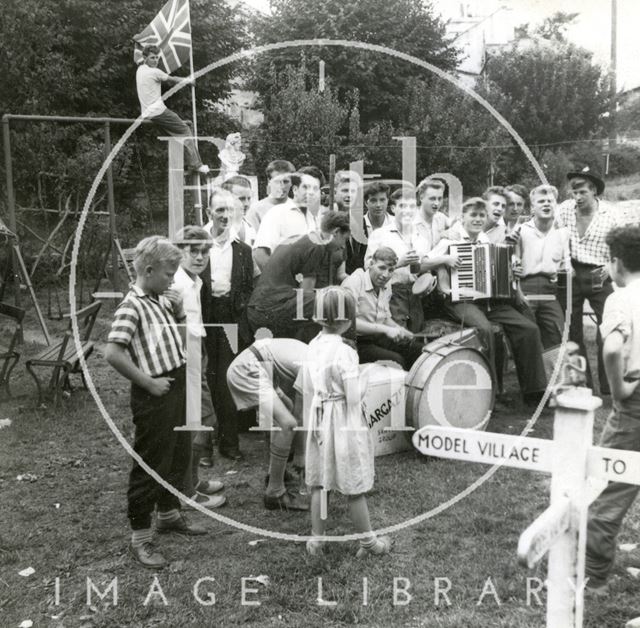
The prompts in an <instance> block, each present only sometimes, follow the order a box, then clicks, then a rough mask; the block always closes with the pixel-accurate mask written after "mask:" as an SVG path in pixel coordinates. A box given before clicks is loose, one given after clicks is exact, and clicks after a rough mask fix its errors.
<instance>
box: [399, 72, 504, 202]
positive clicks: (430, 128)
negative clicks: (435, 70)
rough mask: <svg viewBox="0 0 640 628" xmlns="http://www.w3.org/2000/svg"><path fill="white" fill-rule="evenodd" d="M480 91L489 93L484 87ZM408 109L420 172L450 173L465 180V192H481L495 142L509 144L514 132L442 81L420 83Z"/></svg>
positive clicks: (406, 125) (407, 127) (408, 131)
mask: <svg viewBox="0 0 640 628" xmlns="http://www.w3.org/2000/svg"><path fill="white" fill-rule="evenodd" d="M476 91H477V92H479V93H480V95H484V96H486V94H484V93H483V90H482V87H481V86H480V87H477V88H476ZM404 109H405V112H406V116H405V118H404V120H403V126H402V127H401V128H402V133H401V134H404V135H415V136H416V143H417V146H418V148H417V169H418V174H419V176H423V175H426V174H429V173H434V172H448V173H451V174H453V175H456V176H457V177H458V178H459V179H460V180H461V182H462V184H463V187H464V190H465V194H466V195H471V194H476V195H477V194H480V193H481V192H482V190H484V188H485V187H486V185H487V178H488V174H489V163H490V162H491V160H492V157H493V155H494V152H492V151H493V150H494V149H493V148H492V147H493V146H496V145H502V146H504V145H508V144H509V134H508V133H507V132H506V130H505V129H504V128H503V127H502V126H501V125H500V124H499V122H498V121H497V120H496V119H495V118H494V117H493V116H492V115H491V113H489V112H488V111H487V110H486V109H484V108H483V107H482V106H481V105H480V104H479V103H478V102H476V101H475V100H474V99H473V98H471V97H470V96H468V95H467V94H466V93H464V92H462V91H461V90H459V89H458V88H456V87H454V86H452V85H450V84H448V83H445V82H443V81H438V82H436V83H434V84H433V85H427V84H426V83H423V82H416V83H415V84H414V85H413V86H412V88H411V90H410V91H409V93H408V95H407V98H406V105H405V107H404Z"/></svg>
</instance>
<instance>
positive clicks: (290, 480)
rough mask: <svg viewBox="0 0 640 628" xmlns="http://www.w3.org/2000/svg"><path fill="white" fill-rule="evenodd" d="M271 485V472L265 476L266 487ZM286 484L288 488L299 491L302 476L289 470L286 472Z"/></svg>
mask: <svg viewBox="0 0 640 628" xmlns="http://www.w3.org/2000/svg"><path fill="white" fill-rule="evenodd" d="M267 486H269V474H268V473H267V475H265V476H264V487H265V488H267ZM284 486H285V488H286V489H287V490H293V491H297V490H298V488H299V487H300V476H297V475H294V474H293V473H291V471H289V470H285V472H284Z"/></svg>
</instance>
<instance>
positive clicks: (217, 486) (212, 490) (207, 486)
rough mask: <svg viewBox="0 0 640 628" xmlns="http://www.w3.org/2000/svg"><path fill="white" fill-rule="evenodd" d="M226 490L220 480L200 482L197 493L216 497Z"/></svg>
mask: <svg viewBox="0 0 640 628" xmlns="http://www.w3.org/2000/svg"><path fill="white" fill-rule="evenodd" d="M223 488H224V484H223V483H222V482H221V481H220V480H200V481H199V482H198V485H197V486H196V492H198V493H202V494H203V495H215V494H216V493H219V492H220V491H221V490H222V489H223Z"/></svg>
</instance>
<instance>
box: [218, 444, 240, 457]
mask: <svg viewBox="0 0 640 628" xmlns="http://www.w3.org/2000/svg"><path fill="white" fill-rule="evenodd" d="M219 451H220V455H221V456H222V457H223V458H228V459H229V460H244V455H243V454H242V452H241V451H240V450H239V449H238V448H237V447H229V448H227V447H220V449H219Z"/></svg>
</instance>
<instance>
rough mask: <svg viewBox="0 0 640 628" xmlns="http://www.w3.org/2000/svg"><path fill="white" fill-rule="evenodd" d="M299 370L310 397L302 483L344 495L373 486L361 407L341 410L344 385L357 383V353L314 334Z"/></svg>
mask: <svg viewBox="0 0 640 628" xmlns="http://www.w3.org/2000/svg"><path fill="white" fill-rule="evenodd" d="M307 355H308V360H307V362H305V367H304V380H305V385H306V387H309V388H311V390H310V391H309V392H310V393H311V394H312V395H313V398H312V402H311V409H310V415H309V416H308V417H307V419H308V421H307V425H308V430H309V431H308V433H307V453H306V462H305V473H306V482H307V484H308V485H309V486H320V487H322V488H324V489H326V490H337V491H340V492H341V493H343V494H344V495H359V494H360V493H366V492H367V491H370V490H371V488H372V487H373V476H374V468H373V456H374V449H373V448H374V442H373V436H372V433H371V431H370V430H369V428H368V427H367V423H366V421H365V419H364V417H363V415H362V410H361V405H360V404H358V405H357V406H354V407H351V408H349V407H347V403H346V398H345V381H346V380H348V379H355V380H356V381H358V375H359V371H358V354H357V353H356V352H355V350H354V349H352V348H351V347H350V346H349V345H347V344H346V343H345V342H343V340H342V338H341V337H340V336H338V335H335V334H322V333H321V334H319V335H318V336H316V337H315V338H314V339H313V340H312V341H311V342H310V343H309V351H308V354H307Z"/></svg>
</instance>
